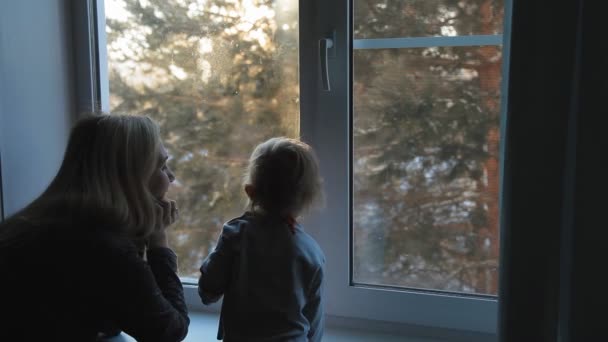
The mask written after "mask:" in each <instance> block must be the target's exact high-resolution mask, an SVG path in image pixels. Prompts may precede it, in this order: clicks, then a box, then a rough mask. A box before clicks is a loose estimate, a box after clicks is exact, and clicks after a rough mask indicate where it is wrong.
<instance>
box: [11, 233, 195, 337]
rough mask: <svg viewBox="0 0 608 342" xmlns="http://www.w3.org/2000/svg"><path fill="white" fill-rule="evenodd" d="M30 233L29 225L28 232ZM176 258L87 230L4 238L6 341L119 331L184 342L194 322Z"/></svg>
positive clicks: (94, 335) (159, 250) (94, 334)
mask: <svg viewBox="0 0 608 342" xmlns="http://www.w3.org/2000/svg"><path fill="white" fill-rule="evenodd" d="M24 229H26V227H24ZM176 270H177V257H176V255H175V254H174V253H173V251H171V250H170V249H166V248H156V249H150V250H149V251H148V253H147V261H145V260H143V259H142V258H141V257H140V256H139V255H138V249H137V247H136V246H135V244H134V243H133V242H132V241H131V240H130V239H127V238H124V237H121V236H119V235H118V234H116V233H112V232H110V231H108V230H107V229H96V228H92V227H90V225H89V226H87V225H67V226H65V225H64V226H56V227H43V228H36V229H35V230H32V233H28V234H25V235H24V236H23V237H21V238H19V239H17V240H16V242H15V241H13V242H8V243H7V242H6V241H4V242H3V241H0V341H95V340H96V337H97V333H98V332H99V331H101V330H103V329H105V328H106V327H107V326H108V325H110V326H115V327H117V328H119V329H121V330H122V331H124V332H126V333H127V334H129V335H131V336H133V337H134V338H135V339H136V340H138V341H181V340H183V339H184V338H185V336H186V334H187V331H188V324H189V319H188V315H187V309H186V304H185V302H184V294H183V288H182V285H181V282H180V280H179V278H178V277H177V274H176Z"/></svg>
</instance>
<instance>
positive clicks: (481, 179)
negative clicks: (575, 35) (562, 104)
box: [352, 0, 504, 295]
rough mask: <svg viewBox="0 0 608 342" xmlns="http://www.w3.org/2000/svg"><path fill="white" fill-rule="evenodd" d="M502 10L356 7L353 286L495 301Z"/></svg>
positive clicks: (363, 2)
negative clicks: (461, 294)
mask: <svg viewBox="0 0 608 342" xmlns="http://www.w3.org/2000/svg"><path fill="white" fill-rule="evenodd" d="M503 11H504V5H503V3H502V0H494V1H488V0H483V1H460V2H456V1H444V0H434V1H379V0H356V1H354V22H353V25H354V29H353V31H354V32H353V35H354V37H353V38H354V39H355V42H354V49H355V50H354V51H353V54H354V55H353V69H354V73H353V95H352V96H353V97H352V98H353V131H352V135H353V136H352V139H353V156H352V158H353V159H352V172H353V185H352V186H353V222H352V229H353V233H352V234H353V246H352V248H353V252H352V255H353V260H352V264H353V266H352V267H353V269H352V272H353V274H352V281H353V283H355V284H367V285H384V286H395V287H408V288H421V289H431V290H444V291H455V292H467V293H477V294H490V295H495V294H496V293H497V289H498V245H499V241H498V238H499V232H498V213H499V210H498V199H499V191H498V189H499V177H498V171H499V170H498V162H499V156H498V155H499V131H500V128H499V124H500V105H499V103H500V78H501V77H500V76H501V66H502V49H501V44H502V36H501V35H500V34H501V33H502V27H503V20H502V18H503Z"/></svg>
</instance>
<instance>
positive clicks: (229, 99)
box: [105, 0, 299, 277]
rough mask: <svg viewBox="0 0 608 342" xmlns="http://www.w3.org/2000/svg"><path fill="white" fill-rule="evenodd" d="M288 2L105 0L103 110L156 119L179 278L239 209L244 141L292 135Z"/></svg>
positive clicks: (295, 114)
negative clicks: (173, 208)
mask: <svg viewBox="0 0 608 342" xmlns="http://www.w3.org/2000/svg"><path fill="white" fill-rule="evenodd" d="M297 6H298V2H297V1H296V0H275V1H264V2H258V1H252V0H235V1H229V2H228V1H221V0H207V1H205V0H198V1H196V0H145V1H144V0H122V1H121V0H106V1H105V12H106V18H107V20H106V32H107V43H108V45H107V48H108V67H109V74H110V75H109V78H110V107H111V111H112V112H115V113H133V114H135V113H142V114H148V115H150V116H151V117H153V118H154V119H156V120H157V121H158V122H159V123H160V124H161V133H162V136H163V139H164V141H165V143H166V147H167V149H168V151H169V154H170V163H169V164H170V166H171V167H172V168H173V170H174V172H175V174H176V176H177V181H176V182H175V183H174V186H173V187H172V190H171V192H170V194H169V196H170V197H172V198H175V199H176V200H177V202H178V205H179V207H180V214H181V217H180V219H179V221H178V222H177V223H176V224H175V225H174V226H173V227H171V228H170V232H171V235H170V240H171V241H170V242H171V245H172V246H173V247H174V248H175V250H176V252H177V254H178V256H179V258H180V269H179V273H180V276H183V277H197V272H198V267H200V264H201V262H202V259H203V258H204V257H205V256H206V255H207V253H208V252H209V249H210V248H212V247H213V246H214V244H215V242H216V239H217V236H218V234H219V231H220V228H221V225H222V223H223V222H225V221H227V220H228V219H230V218H232V217H234V216H237V215H240V213H241V212H242V211H243V209H244V204H245V200H244V196H243V190H242V185H241V180H242V175H243V171H244V170H243V169H244V167H245V165H246V161H247V159H248V157H249V154H250V153H251V151H252V149H253V147H254V146H255V145H256V144H258V143H259V142H261V141H263V140H265V139H267V138H269V137H271V136H277V135H283V136H289V137H296V136H298V133H299V83H298V64H297V61H298V9H297Z"/></svg>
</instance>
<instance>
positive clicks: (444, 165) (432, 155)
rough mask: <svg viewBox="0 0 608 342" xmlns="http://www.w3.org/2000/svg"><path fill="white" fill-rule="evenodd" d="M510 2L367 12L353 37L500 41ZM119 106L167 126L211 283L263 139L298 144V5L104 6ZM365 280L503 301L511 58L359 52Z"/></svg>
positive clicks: (393, 6) (437, 2)
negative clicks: (501, 165)
mask: <svg viewBox="0 0 608 342" xmlns="http://www.w3.org/2000/svg"><path fill="white" fill-rule="evenodd" d="M502 7H503V4H502V1H492V0H461V1H451V0H434V1H431V0H426V1H422V0H417V1H405V0H400V1H397V0H395V1H388V0H386V1H374V0H356V1H354V8H355V17H354V37H355V39H362V38H389V37H390V38H395V37H418V36H437V35H443V36H455V35H481V34H501V33H502V32H501V31H502ZM105 12H106V24H107V25H106V32H107V49H108V66H109V78H110V105H111V108H110V109H111V111H112V112H115V113H132V114H147V115H150V116H151V117H153V118H155V119H156V120H157V121H158V122H159V123H160V124H161V129H162V135H163V138H164V140H165V142H166V146H167V149H168V150H169V153H170V155H171V160H170V165H171V167H172V168H173V169H174V171H175V173H176V176H177V179H178V180H177V181H176V183H175V186H174V187H173V190H172V192H171V194H170V196H172V197H173V198H175V199H176V200H177V201H178V203H179V206H180V213H181V218H180V220H179V221H178V222H177V223H176V225H175V226H174V227H173V228H172V229H171V244H172V246H174V248H175V250H176V252H177V253H178V255H179V257H180V270H179V272H180V275H181V276H184V277H197V274H198V267H199V266H200V264H201V262H202V259H203V258H204V257H205V256H206V255H207V254H208V252H209V251H210V249H211V248H213V246H214V244H215V241H216V238H217V236H218V234H219V231H220V228H221V226H222V223H223V222H224V221H226V220H228V219H230V218H231V217H234V216H236V215H239V214H240V213H241V212H242V210H243V208H244V203H245V201H244V196H243V191H242V189H241V179H242V174H243V168H244V166H245V164H246V161H247V158H248V156H249V153H250V151H251V150H252V148H253V147H254V146H255V145H256V144H257V143H259V142H261V141H263V140H264V139H266V138H268V137H271V136H277V135H284V136H290V137H297V136H298V135H299V85H298V1H297V0H259V1H256V0H145V1H144V0H105ZM353 59H354V84H353V101H354V113H353V117H354V131H353V136H354V156H353V158H354V159H353V165H354V194H353V196H354V208H353V217H354V223H353V227H354V236H355V245H354V260H353V265H354V280H355V281H356V282H358V283H366V284H382V285H392V286H405V287H416V288H426V289H437V290H448V291H459V292H463V291H464V292H473V293H481V294H495V293H496V284H497V278H496V275H497V272H496V270H497V257H498V141H499V135H498V133H499V96H500V87H499V85H500V70H501V61H502V56H501V48H500V46H484V47H479V46H472V47H430V48H415V49H387V50H356V51H354V56H353Z"/></svg>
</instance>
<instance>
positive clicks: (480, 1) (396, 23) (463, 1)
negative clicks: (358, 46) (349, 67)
mask: <svg viewBox="0 0 608 342" xmlns="http://www.w3.org/2000/svg"><path fill="white" fill-rule="evenodd" d="M503 8H504V4H503V0H459V1H454V0H354V15H355V18H354V37H355V39H364V38H399V37H427V36H465V35H487V34H501V33H502V26H503V22H502V18H503Z"/></svg>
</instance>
